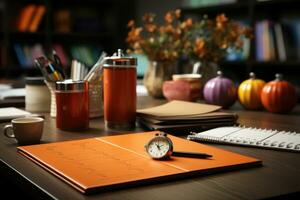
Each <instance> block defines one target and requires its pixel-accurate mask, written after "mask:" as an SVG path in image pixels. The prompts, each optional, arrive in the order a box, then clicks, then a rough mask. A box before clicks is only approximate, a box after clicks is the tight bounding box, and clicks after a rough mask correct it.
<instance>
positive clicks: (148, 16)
mask: <svg viewBox="0 0 300 200" xmlns="http://www.w3.org/2000/svg"><path fill="white" fill-rule="evenodd" d="M154 18H155V14H153V13H146V14H145V15H144V16H143V21H144V22H146V23H153V22H154Z"/></svg>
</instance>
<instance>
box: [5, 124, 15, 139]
mask: <svg viewBox="0 0 300 200" xmlns="http://www.w3.org/2000/svg"><path fill="white" fill-rule="evenodd" d="M10 129H11V130H13V127H12V125H11V124H9V125H6V126H4V128H3V130H4V135H5V136H6V137H8V138H15V134H14V133H13V132H12V131H11V133H10V134H9V130H10Z"/></svg>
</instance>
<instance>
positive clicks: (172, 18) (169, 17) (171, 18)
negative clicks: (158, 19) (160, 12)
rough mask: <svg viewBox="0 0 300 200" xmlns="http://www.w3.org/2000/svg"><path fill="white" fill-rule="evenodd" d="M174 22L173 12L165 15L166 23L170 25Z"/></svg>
mask: <svg viewBox="0 0 300 200" xmlns="http://www.w3.org/2000/svg"><path fill="white" fill-rule="evenodd" d="M173 20H174V16H173V14H172V12H170V11H169V12H167V14H166V15H165V21H166V22H167V23H168V24H171V23H172V22H173Z"/></svg>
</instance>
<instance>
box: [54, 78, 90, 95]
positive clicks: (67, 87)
mask: <svg viewBox="0 0 300 200" xmlns="http://www.w3.org/2000/svg"><path fill="white" fill-rule="evenodd" d="M55 85H56V91H60V92H64V91H65V92H67V91H84V90H86V89H87V87H88V82H86V81H83V80H78V81H74V80H72V79H67V80H64V81H57V82H56V84H55Z"/></svg>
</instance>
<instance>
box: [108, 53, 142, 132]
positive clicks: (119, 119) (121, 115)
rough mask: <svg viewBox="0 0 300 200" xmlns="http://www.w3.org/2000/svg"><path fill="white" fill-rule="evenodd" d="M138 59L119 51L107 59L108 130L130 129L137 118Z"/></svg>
mask: <svg viewBox="0 0 300 200" xmlns="http://www.w3.org/2000/svg"><path fill="white" fill-rule="evenodd" d="M136 65H137V59H136V58H133V57H125V56H124V55H123V53H122V50H120V49H119V50H118V53H115V54H114V55H113V56H111V57H106V58H105V64H104V70H103V92H104V95H103V96H104V121H105V125H106V127H108V128H112V129H130V128H133V127H135V117H136Z"/></svg>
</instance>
